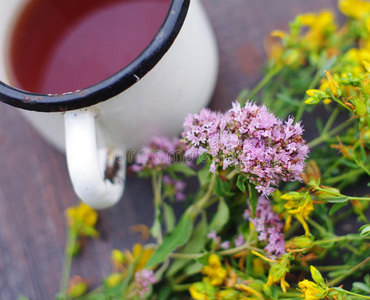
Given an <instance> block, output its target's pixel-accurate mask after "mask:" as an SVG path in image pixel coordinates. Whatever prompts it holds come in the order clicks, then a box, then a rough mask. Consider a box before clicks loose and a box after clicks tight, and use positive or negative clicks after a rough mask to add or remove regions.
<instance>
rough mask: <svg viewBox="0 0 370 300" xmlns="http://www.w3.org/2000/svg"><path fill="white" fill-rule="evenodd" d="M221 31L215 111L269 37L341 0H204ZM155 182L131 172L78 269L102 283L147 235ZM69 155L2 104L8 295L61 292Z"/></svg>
mask: <svg viewBox="0 0 370 300" xmlns="http://www.w3.org/2000/svg"><path fill="white" fill-rule="evenodd" d="M203 2H204V5H205V8H206V10H207V12H208V14H209V17H210V20H211V22H212V24H213V27H214V30H215V34H216V37H217V41H218V45H219V53H220V73H219V79H218V83H217V87H216V90H215V94H214V97H213V99H212V102H211V107H212V108H213V109H218V110H225V109H227V108H229V107H230V102H231V101H233V100H234V99H235V98H236V96H237V95H238V93H239V92H240V90H241V89H243V88H245V87H251V86H253V85H254V84H255V83H256V82H257V81H258V80H259V78H260V77H261V73H260V69H261V67H262V64H263V62H264V59H265V53H264V49H263V38H264V36H266V35H267V34H268V33H269V32H270V31H271V30H272V29H275V28H279V29H286V28H287V26H288V22H289V21H290V20H291V19H293V18H294V16H295V15H296V14H297V13H301V12H307V11H318V10H319V9H321V8H323V7H326V8H332V9H335V7H336V4H337V1H335V0H310V1H303V0H279V1H273V0H203ZM151 197H152V192H151V189H150V183H149V182H148V181H147V180H142V179H137V178H134V177H129V178H128V179H127V187H126V191H125V194H124V196H123V199H122V200H121V202H120V203H119V204H118V205H117V206H115V207H114V208H111V209H108V210H105V211H102V212H100V213H99V215H100V221H99V224H98V228H99V230H100V232H101V233H102V237H101V238H100V239H97V240H90V241H89V242H88V245H87V247H86V249H85V251H84V252H83V254H82V256H80V257H79V258H78V259H76V261H75V263H74V265H73V268H72V274H78V275H80V276H82V277H84V278H87V279H89V280H90V281H91V282H92V284H93V285H96V284H98V283H99V282H100V281H101V279H102V278H104V277H105V276H107V275H108V274H109V272H110V270H111V266H110V260H109V256H110V251H111V250H112V249H113V248H117V249H124V248H127V247H131V246H132V245H133V243H134V242H136V241H140V239H139V237H138V236H137V235H134V234H132V233H131V232H130V226H131V225H134V224H138V223H146V224H148V225H149V224H151V222H152V220H153V217H152V215H153V213H152V204H151ZM77 202H78V199H77V197H76V196H75V195H74V193H73V190H72V188H71V184H70V181H69V178H68V173H67V169H66V163H65V157H64V155H63V154H61V153H59V152H58V151H57V150H55V149H53V148H52V147H51V146H50V145H48V144H47V143H46V142H45V141H44V140H43V139H42V138H41V137H40V136H39V135H38V134H37V133H36V132H35V130H34V129H33V128H31V127H30V126H29V125H28V123H26V121H24V119H23V118H22V116H21V115H20V113H19V111H17V109H14V108H12V107H9V106H7V105H4V104H2V103H0V299H1V300H15V299H16V298H17V297H18V296H19V295H22V294H24V295H27V296H28V297H29V298H30V299H33V300H36V299H37V300H50V299H53V296H54V295H55V293H56V292H57V291H58V287H59V279H60V271H61V265H62V259H63V251H64V243H65V242H64V239H65V223H64V210H65V209H66V208H67V207H68V206H69V205H72V204H77Z"/></svg>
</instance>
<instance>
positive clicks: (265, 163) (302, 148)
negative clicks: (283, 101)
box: [182, 102, 308, 196]
mask: <svg viewBox="0 0 370 300" xmlns="http://www.w3.org/2000/svg"><path fill="white" fill-rule="evenodd" d="M293 121H294V119H293V118H292V117H289V118H288V120H287V121H283V120H281V119H278V118H276V117H275V116H274V114H273V113H271V112H270V111H269V110H268V109H267V108H266V107H265V106H264V105H263V106H258V105H256V104H255V103H253V102H247V103H246V105H245V106H244V107H241V106H240V104H239V103H238V102H235V103H233V107H232V109H230V110H229V111H228V112H226V113H219V112H214V111H211V110H209V109H203V110H202V111H201V112H200V113H199V114H189V115H188V116H187V118H186V119H185V122H184V132H183V134H182V136H183V139H184V142H185V143H186V144H187V145H188V147H189V149H188V150H187V151H186V153H185V155H186V156H190V157H193V158H194V157H196V156H199V155H201V154H203V153H207V154H209V155H210V156H211V158H212V164H211V166H210V171H211V172H216V168H218V167H222V168H223V169H224V170H225V169H226V168H228V167H233V168H236V169H237V170H238V171H239V172H240V173H243V174H245V175H246V177H247V178H248V180H249V182H251V183H252V184H254V185H255V186H256V189H257V190H258V191H259V192H260V193H263V194H264V195H266V196H268V195H269V194H270V193H271V192H272V191H274V190H275V188H276V187H277V185H278V183H279V180H283V181H295V180H301V174H302V172H303V170H304V166H305V158H306V156H307V153H308V147H307V146H306V145H305V141H304V140H303V138H302V131H303V130H302V127H301V124H300V123H296V124H293Z"/></svg>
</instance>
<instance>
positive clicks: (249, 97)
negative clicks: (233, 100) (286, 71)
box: [239, 67, 282, 106]
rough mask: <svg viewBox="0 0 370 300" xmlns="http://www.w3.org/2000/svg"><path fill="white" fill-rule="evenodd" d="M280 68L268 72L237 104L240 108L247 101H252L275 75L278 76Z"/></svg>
mask: <svg viewBox="0 0 370 300" xmlns="http://www.w3.org/2000/svg"><path fill="white" fill-rule="evenodd" d="M281 69H282V68H281V67H278V68H275V69H272V70H270V71H269V72H268V73H267V74H266V75H265V76H264V77H263V78H262V80H261V81H260V82H259V83H258V84H257V85H256V86H255V87H254V88H253V89H252V90H251V91H250V92H249V94H248V95H247V96H245V97H244V98H243V99H240V100H239V102H240V104H241V105H242V106H244V105H245V103H246V102H247V100H252V99H253V98H254V96H256V95H257V93H258V92H259V91H260V90H261V89H262V88H263V87H264V86H265V85H266V84H267V83H269V82H270V80H271V79H272V78H274V77H275V75H276V74H278V73H279V72H280V71H281Z"/></svg>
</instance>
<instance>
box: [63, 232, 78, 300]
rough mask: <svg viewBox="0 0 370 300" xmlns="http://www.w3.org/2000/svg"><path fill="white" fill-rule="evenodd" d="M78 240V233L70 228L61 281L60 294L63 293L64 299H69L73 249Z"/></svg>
mask: <svg viewBox="0 0 370 300" xmlns="http://www.w3.org/2000/svg"><path fill="white" fill-rule="evenodd" d="M76 240H77V231H76V230H75V229H73V228H69V229H68V231H67V243H66V246H65V249H64V263H63V269H62V275H61V280H60V292H61V293H62V295H63V297H64V299H68V297H67V293H68V283H69V276H70V273H71V266H72V259H73V249H74V247H75V244H76Z"/></svg>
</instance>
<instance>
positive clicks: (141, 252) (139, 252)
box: [125, 244, 154, 272]
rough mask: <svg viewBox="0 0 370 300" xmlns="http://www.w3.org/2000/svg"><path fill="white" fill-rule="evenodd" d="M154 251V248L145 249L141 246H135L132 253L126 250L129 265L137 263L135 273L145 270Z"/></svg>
mask: <svg viewBox="0 0 370 300" xmlns="http://www.w3.org/2000/svg"><path fill="white" fill-rule="evenodd" d="M153 253H154V249H153V248H152V247H143V246H142V245H141V244H135V245H134V246H133V248H132V252H130V251H128V250H126V251H125V257H126V258H127V259H128V262H129V263H133V262H134V261H136V267H135V272H137V271H140V270H142V269H144V267H145V265H146V264H147V262H148V261H149V259H150V257H151V256H152V255H153Z"/></svg>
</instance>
